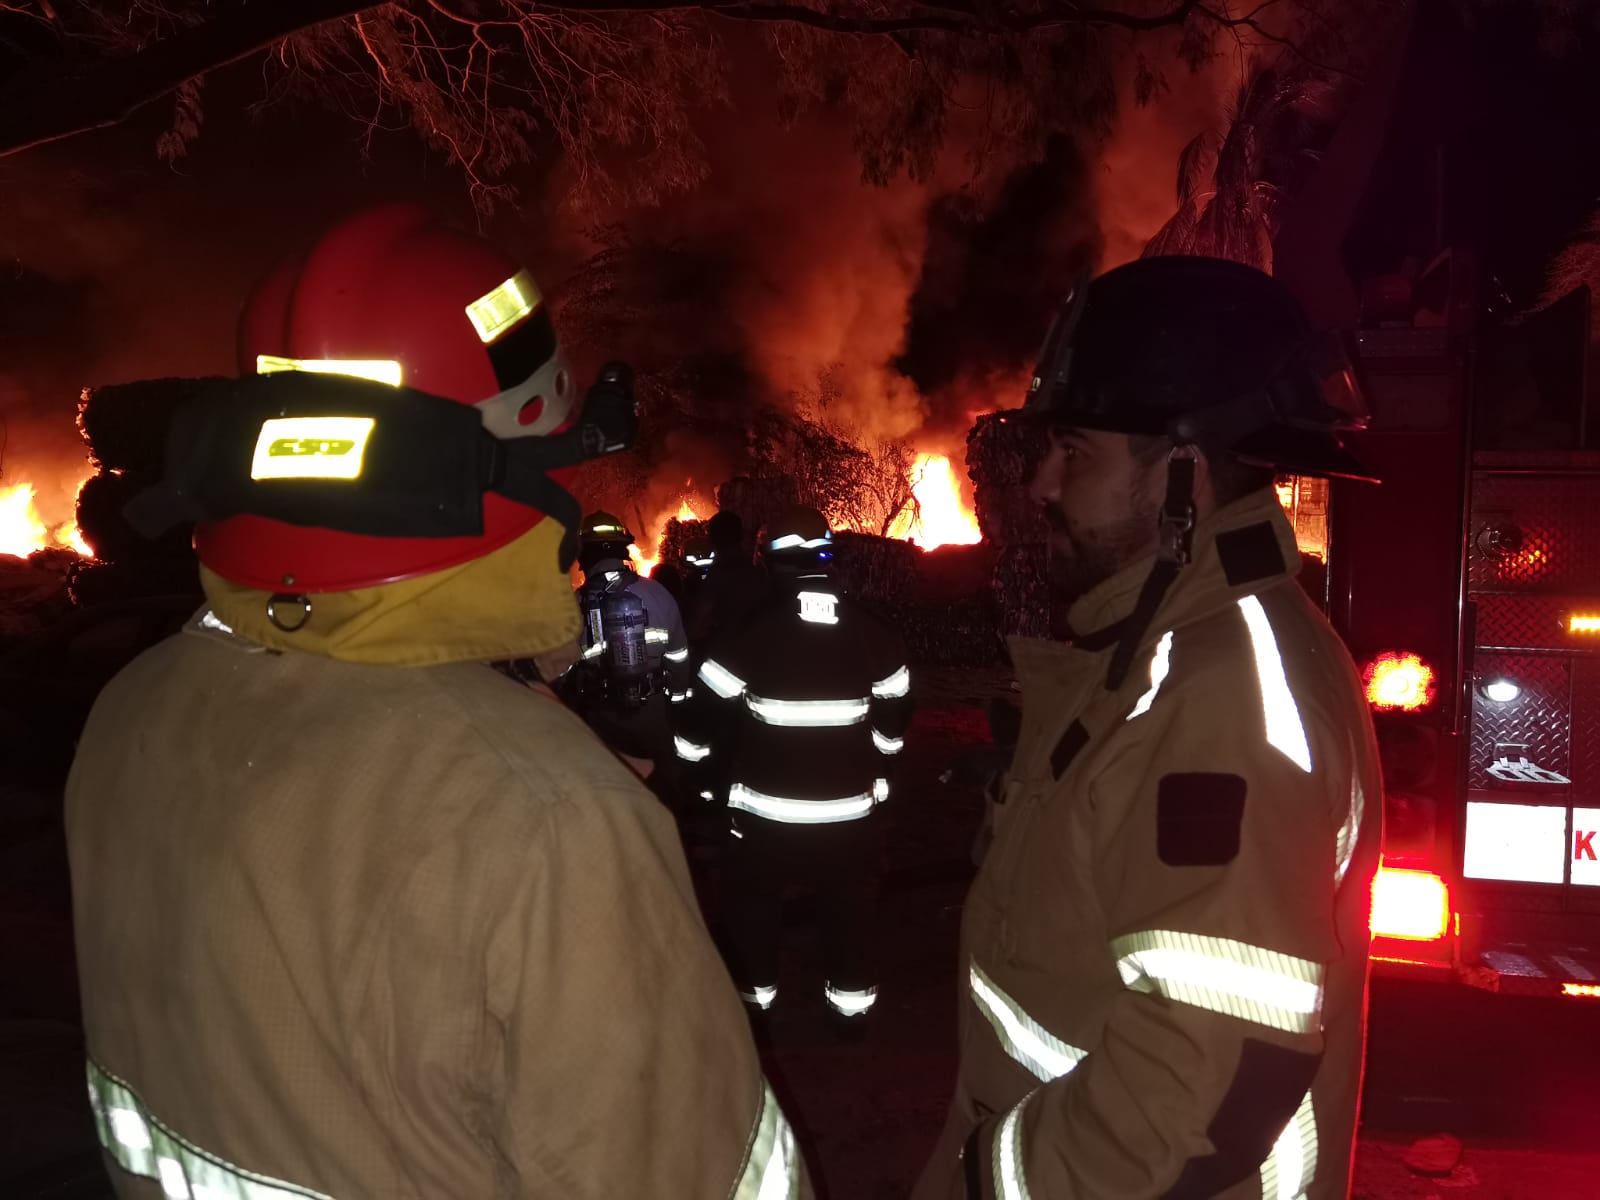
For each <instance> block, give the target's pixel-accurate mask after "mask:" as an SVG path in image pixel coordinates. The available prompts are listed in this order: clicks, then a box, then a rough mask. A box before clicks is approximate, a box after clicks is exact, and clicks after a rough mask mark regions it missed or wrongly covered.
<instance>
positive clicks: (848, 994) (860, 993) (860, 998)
mask: <svg viewBox="0 0 1600 1200" xmlns="http://www.w3.org/2000/svg"><path fill="white" fill-rule="evenodd" d="M822 994H823V995H824V996H825V997H826V998H827V1001H828V1007H829V1008H831V1009H833V1011H834V1012H836V1013H838V1014H839V1015H840V1016H843V1017H859V1016H861V1015H863V1014H864V1013H866V1012H867V1010H869V1009H870V1008H871V1007H872V1006H873V1005H874V1004H876V1003H877V1002H878V989H877V988H875V987H864V988H840V987H834V986H833V983H832V981H829V982H828V983H827V984H826V985H825V986H824V987H823V989H822Z"/></svg>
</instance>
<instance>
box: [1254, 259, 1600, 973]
mask: <svg viewBox="0 0 1600 1200" xmlns="http://www.w3.org/2000/svg"><path fill="white" fill-rule="evenodd" d="M1588 302H1589V298H1588V294H1587V292H1586V291H1579V292H1577V293H1574V294H1573V295H1572V296H1569V297H1568V298H1567V299H1566V300H1564V301H1562V302H1561V303H1560V304H1558V305H1555V306H1554V307H1552V308H1551V309H1549V310H1548V311H1546V312H1545V313H1543V314H1541V315H1540V316H1539V317H1537V318H1535V319H1532V320H1528V321H1525V322H1522V323H1519V324H1516V325H1508V326H1506V327H1503V328H1498V329H1494V330H1491V331H1489V332H1475V331H1472V330H1471V329H1470V324H1471V322H1468V321H1464V320H1463V321H1457V320H1454V319H1451V318H1450V317H1449V316H1448V314H1447V315H1446V316H1445V318H1444V319H1442V320H1440V321H1439V322H1437V323H1432V324H1425V325H1422V326H1421V327H1419V326H1418V325H1416V324H1414V323H1411V322H1405V321H1402V322H1395V323H1391V324H1389V325H1385V324H1384V323H1382V322H1375V323H1373V324H1372V327H1368V328H1362V329H1360V330H1359V331H1358V332H1357V333H1356V334H1355V338H1354V341H1355V351H1356V358H1357V361H1358V364H1359V371H1360V373H1361V375H1362V377H1363V384H1364V390H1365V392H1366V395H1367V399H1368V404H1369V408H1370V410H1371V416H1370V423H1369V426H1368V428H1367V429H1366V430H1365V431H1364V432H1362V433H1359V434H1355V435H1352V437H1351V438H1350V442H1351V448H1352V449H1353V450H1354V452H1355V453H1356V454H1357V455H1358V456H1359V457H1360V458H1361V459H1362V461H1363V462H1364V463H1365V464H1366V465H1368V466H1369V467H1372V468H1373V469H1374V470H1375V471H1376V473H1377V474H1378V475H1380V476H1381V478H1382V479H1383V483H1382V484H1381V485H1379V486H1377V487H1373V486H1371V485H1363V484H1357V483H1345V482H1342V481H1340V482H1335V483H1333V484H1332V485H1331V486H1329V485H1328V484H1326V483H1324V482H1322V481H1317V480H1310V479H1296V478H1291V479H1287V480H1284V481H1281V482H1280V485H1279V497H1280V500H1282V501H1283V503H1284V506H1285V509H1286V510H1287V511H1288V513H1289V515H1290V517H1291V519H1292V520H1293V522H1294V524H1295V528H1296V533H1297V537H1298V539H1299V541H1300V544H1301V552H1302V559H1303V561H1304V562H1305V563H1306V564H1307V568H1308V569H1307V570H1306V571H1305V572H1303V573H1302V583H1304V584H1305V585H1306V586H1307V587H1308V590H1310V591H1311V592H1312V593H1313V595H1314V597H1315V598H1316V599H1317V600H1319V601H1320V602H1321V603H1322V605H1323V607H1324V610H1325V611H1326V613H1327V614H1328V616H1329V619H1330V620H1331V621H1332V623H1333V624H1334V626H1335V628H1337V629H1338V630H1339V632H1340V634H1341V635H1342V636H1343V637H1344V639H1345V641H1346V644H1347V645H1348V647H1349V649H1350V651H1351V653H1352V655H1353V656H1354V658H1355V660H1356V662H1357V664H1358V665H1359V666H1360V667H1361V668H1362V671H1363V676H1364V681H1365V686H1366V694H1367V700H1368V703H1369V705H1370V706H1371V708H1372V712H1373V720H1374V724H1375V726H1376V728H1377V732H1378V738H1379V745H1380V750H1381V755H1382V763H1383V773H1384V817H1385V832H1384V848H1383V861H1382V867H1381V869H1380V871H1379V873H1378V876H1377V879H1376V881H1375V883H1374V885H1373V893H1372V901H1373V904H1372V933H1373V938H1374V940H1373V955H1374V971H1375V973H1376V974H1402V975H1412V976H1419V977H1422V978H1428V979H1436V980H1439V981H1442V982H1451V983H1462V984H1467V985H1472V986H1476V987H1479V988H1484V989H1487V990H1489V991H1495V992H1508V993H1509V992H1515V993H1523V994H1546V995H1552V996H1567V997H1587V998H1600V451H1597V450H1595V449H1585V448H1584V447H1585V446H1590V447H1592V446H1594V445H1595V444H1596V442H1595V438H1594V434H1595V432H1597V431H1594V430H1591V428H1590V427H1589V426H1590V419H1589V417H1588V413H1587V405H1586V400H1587V397H1586V395H1585V389H1584V384H1585V378H1584V363H1585V361H1586V356H1587V353H1588V345H1587V339H1588V333H1589V311H1588Z"/></svg>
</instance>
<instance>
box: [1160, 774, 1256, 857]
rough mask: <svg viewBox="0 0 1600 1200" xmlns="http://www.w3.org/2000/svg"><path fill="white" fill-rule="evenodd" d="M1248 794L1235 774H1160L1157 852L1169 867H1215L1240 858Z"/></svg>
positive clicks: (1245, 787)
mask: <svg viewBox="0 0 1600 1200" xmlns="http://www.w3.org/2000/svg"><path fill="white" fill-rule="evenodd" d="M1247 790H1248V788H1247V786H1246V784H1245V781H1244V779H1243V778H1242V777H1241V776H1238V775H1229V774H1219V773H1215V772H1208V771H1194V772H1189V773H1186V774H1174V775H1163V776H1162V777H1161V782H1160V783H1159V784H1158V785H1157V790H1156V854H1157V855H1158V856H1159V857H1160V859H1161V861H1162V862H1164V863H1166V864H1167V866H1169V867H1220V866H1223V865H1225V864H1227V863H1231V862H1232V861H1233V860H1234V859H1236V858H1238V857H1239V831H1240V829H1241V827H1242V826H1243V825H1244V798H1245V792H1246V791H1247Z"/></svg>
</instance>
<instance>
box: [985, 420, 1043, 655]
mask: <svg viewBox="0 0 1600 1200" xmlns="http://www.w3.org/2000/svg"><path fill="white" fill-rule="evenodd" d="M1012 416H1014V414H1012V413H1004V412H1000V413H989V414H987V415H985V416H982V417H979V418H978V420H977V422H976V423H975V424H974V425H973V427H972V429H971V430H970V431H969V432H968V434H967V470H968V471H969V473H970V474H971V476H972V483H973V499H974V503H975V506H976V508H977V513H978V527H979V528H980V529H982V530H983V536H984V537H985V538H986V539H987V540H988V541H990V542H992V543H994V545H995V546H996V547H998V555H997V557H996V560H995V565H994V573H993V575H992V576H991V577H990V589H991V591H992V593H993V595H994V600H995V608H996V610H997V613H998V618H999V622H1000V630H1001V632H1002V633H1003V634H1006V635H1010V634H1024V635H1027V636H1030V637H1046V636H1048V634H1049V628H1050V619H1049V606H1050V599H1049V588H1048V586H1047V584H1046V580H1045V544H1046V540H1047V538H1048V535H1049V527H1048V526H1047V525H1046V523H1045V521H1044V518H1043V516H1042V515H1041V514H1040V512H1039V510H1038V508H1037V507H1035V506H1034V505H1033V503H1032V502H1031V501H1030V500H1029V499H1028V481H1029V480H1030V479H1032V477H1033V473H1034V470H1035V469H1036V468H1037V467H1038V465H1039V461H1040V458H1041V457H1042V455H1043V453H1044V448H1045V447H1044V439H1042V438H1040V437H1039V436H1038V434H1037V432H1036V431H1031V430H1029V429H1027V428H1026V427H1025V426H1024V425H1023V424H1022V423H1020V422H1018V421H1015V420H1011V419H1009V418H1011V417H1012Z"/></svg>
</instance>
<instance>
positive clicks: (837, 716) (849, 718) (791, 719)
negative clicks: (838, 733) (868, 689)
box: [744, 692, 872, 729]
mask: <svg viewBox="0 0 1600 1200" xmlns="http://www.w3.org/2000/svg"><path fill="white" fill-rule="evenodd" d="M744 702H745V703H746V704H747V705H749V706H750V711H751V713H752V714H754V715H755V718H756V719H757V720H758V721H764V722H765V723H766V724H768V725H787V726H790V727H792V728H796V729H817V728H822V727H825V726H832V725H859V724H860V723H861V722H862V721H865V720H866V719H867V710H868V709H869V708H871V707H872V702H871V701H870V700H868V699H867V698H866V697H865V696H862V697H860V698H859V699H850V700H772V699H769V698H767V697H766V696H758V695H756V694H755V693H754V692H746V693H745V697H744Z"/></svg>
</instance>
